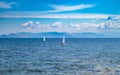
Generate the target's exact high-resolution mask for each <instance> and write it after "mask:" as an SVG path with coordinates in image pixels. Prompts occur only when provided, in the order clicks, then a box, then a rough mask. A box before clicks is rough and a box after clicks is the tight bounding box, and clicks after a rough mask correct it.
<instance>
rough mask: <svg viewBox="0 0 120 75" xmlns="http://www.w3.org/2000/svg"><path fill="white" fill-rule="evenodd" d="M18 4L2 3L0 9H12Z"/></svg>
mask: <svg viewBox="0 0 120 75" xmlns="http://www.w3.org/2000/svg"><path fill="white" fill-rule="evenodd" d="M14 4H16V2H10V3H6V2H0V8H2V9H11V8H12V5H14Z"/></svg>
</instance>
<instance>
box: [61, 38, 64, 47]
mask: <svg viewBox="0 0 120 75" xmlns="http://www.w3.org/2000/svg"><path fill="white" fill-rule="evenodd" d="M61 44H62V45H65V36H63V39H62V42H61Z"/></svg>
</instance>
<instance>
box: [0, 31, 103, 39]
mask: <svg viewBox="0 0 120 75" xmlns="http://www.w3.org/2000/svg"><path fill="white" fill-rule="evenodd" d="M43 36H46V38H61V37H62V36H65V37H67V38H101V37H103V35H102V34H96V33H64V32H41V33H30V32H19V33H10V34H4V35H0V38H42V37H43Z"/></svg>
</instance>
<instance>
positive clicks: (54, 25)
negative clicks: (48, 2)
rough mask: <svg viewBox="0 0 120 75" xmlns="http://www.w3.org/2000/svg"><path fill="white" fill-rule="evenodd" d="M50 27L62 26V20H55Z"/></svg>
mask: <svg viewBox="0 0 120 75" xmlns="http://www.w3.org/2000/svg"><path fill="white" fill-rule="evenodd" d="M51 27H53V28H56V27H62V22H55V23H53V24H52V26H51Z"/></svg>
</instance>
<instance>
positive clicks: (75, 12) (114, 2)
mask: <svg viewBox="0 0 120 75" xmlns="http://www.w3.org/2000/svg"><path fill="white" fill-rule="evenodd" d="M109 16H110V18H109V19H107V18H108V17H109ZM52 31H56V32H69V33H82V32H94V33H102V34H105V35H106V36H107V35H109V36H110V37H111V36H117V37H120V35H119V34H120V33H119V32H120V1H119V0H0V34H9V33H16V32H33V33H37V32H52ZM110 33H111V34H110Z"/></svg>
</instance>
